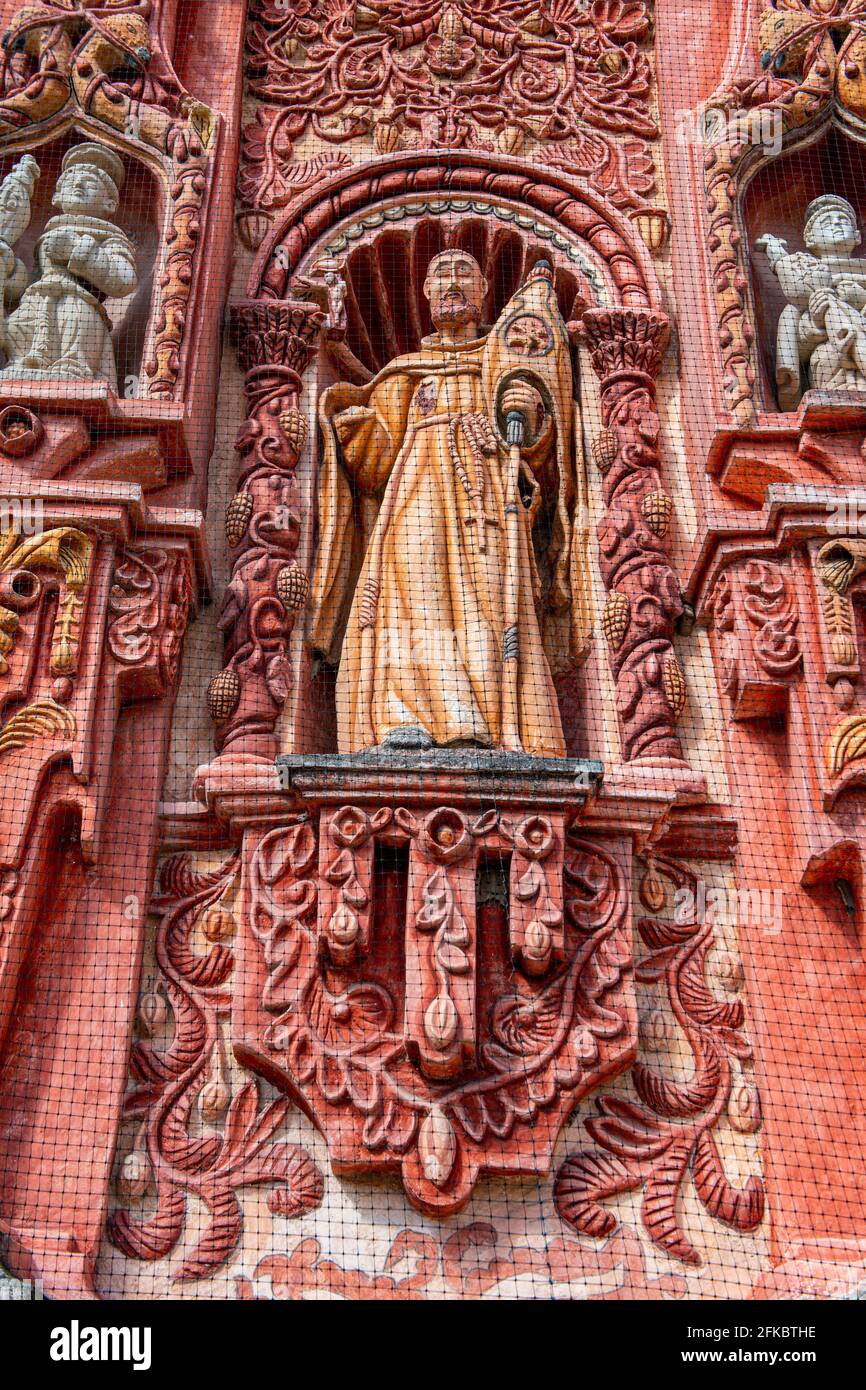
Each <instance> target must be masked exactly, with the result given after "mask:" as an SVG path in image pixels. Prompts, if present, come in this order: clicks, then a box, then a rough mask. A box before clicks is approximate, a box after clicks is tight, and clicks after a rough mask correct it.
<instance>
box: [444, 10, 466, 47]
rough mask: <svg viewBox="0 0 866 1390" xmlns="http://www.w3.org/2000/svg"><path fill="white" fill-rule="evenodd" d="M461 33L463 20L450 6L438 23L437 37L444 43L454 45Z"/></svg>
mask: <svg viewBox="0 0 866 1390" xmlns="http://www.w3.org/2000/svg"><path fill="white" fill-rule="evenodd" d="M462 33H463V20H462V19H461V18H460V15H459V13H458V11H457V10H455V9H453V8H452V7H451V6H450V5H449V7H448V9H447V10H446V11H445V13H444V14H443V16H442V18H441V20H440V21H439V37H440V38H442V39H444V40H445V42H446V43H455V42H456V41H457V39H459V38H460V36H461V34H462Z"/></svg>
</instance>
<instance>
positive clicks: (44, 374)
mask: <svg viewBox="0 0 866 1390" xmlns="http://www.w3.org/2000/svg"><path fill="white" fill-rule="evenodd" d="M123 178H124V170H123V164H122V162H121V160H120V159H119V158H118V156H117V155H116V154H114V153H113V152H112V151H111V150H109V149H106V148H105V147H104V146H102V145H96V144H83V145H75V146H73V148H72V149H71V150H69V152H68V153H67V155H66V157H65V158H64V160H63V166H62V172H61V175H60V178H59V179H58V181H57V188H56V191H55V194H54V199H53V204H54V206H55V207H59V208H60V209H61V214H60V216H58V217H52V218H51V219H50V220H49V221H48V223H47V225H46V227H45V230H44V232H43V233H42V236H41V237H40V239H39V241H38V243H37V246H36V259H37V264H38V267H39V277H38V279H36V280H35V281H34V282H33V284H32V285H30V286H29V288H27V289H25V290H24V292H23V294H22V295H21V303H20V305H19V307H18V308H17V309H16V310H15V312H14V313H13V314H11V315H10V317H9V319H8V321H7V323H6V329H5V334H4V342H3V346H4V348H5V350H6V353H7V356H8V359H9V360H8V362H7V365H6V366H5V368H4V369H3V371H2V372H0V377H2V378H5V379H7V380H9V379H13V378H14V379H16V380H20V379H22V378H24V379H28V380H33V379H37V380H48V379H56V378H58V377H60V378H65V379H66V380H69V381H91V380H97V381H107V382H109V384H110V385H111V386H113V387H115V388H116V386H117V367H116V364H115V360H114V348H113V346H112V342H111V326H112V325H111V319H110V318H109V316H108V314H107V313H106V310H105V307H104V300H106V299H108V298H111V299H122V298H125V297H126V296H127V295H130V294H132V293H133V292H134V291H135V289H136V286H137V284H138V278H137V275H136V259H135V248H134V246H133V244H132V242H131V240H130V239H129V237H128V236H127V235H126V233H125V232H123V231H121V230H120V228H119V227H117V226H116V225H115V224H114V223H113V222H112V221H110V220H109V219H110V218H112V217H113V216H114V214H115V213H116V211H117V205H118V201H119V193H120V189H121V187H122V185H123Z"/></svg>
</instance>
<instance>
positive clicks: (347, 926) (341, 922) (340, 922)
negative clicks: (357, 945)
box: [328, 903, 361, 946]
mask: <svg viewBox="0 0 866 1390" xmlns="http://www.w3.org/2000/svg"><path fill="white" fill-rule="evenodd" d="M360 930H361V924H360V922H359V921H358V918H357V916H356V915H355V913H354V912H353V911H352V909H351V908H350V907H347V906H346V904H345V903H341V904H340V906H339V907H338V908H337V910H336V912H335V913H334V915H333V917H332V918H331V920H330V922H329V923H328V931H329V932H330V934H331V936H332V937H333V938H334V940H335V941H336V943H337V945H338V946H351V945H352V943H353V942H354V941H357V939H358V935H359V933H360Z"/></svg>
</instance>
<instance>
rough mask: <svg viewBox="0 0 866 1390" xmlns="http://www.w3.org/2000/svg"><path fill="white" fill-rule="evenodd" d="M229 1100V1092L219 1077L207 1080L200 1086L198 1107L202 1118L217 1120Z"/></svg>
mask: <svg viewBox="0 0 866 1390" xmlns="http://www.w3.org/2000/svg"><path fill="white" fill-rule="evenodd" d="M230 1100H231V1092H230V1091H229V1088H228V1086H227V1085H226V1083H225V1082H224V1081H223V1080H222V1078H221V1077H217V1078H215V1079H214V1080H213V1081H208V1082H207V1083H206V1085H204V1086H203V1087H202V1092H201V1095H200V1096H199V1102H198V1108H199V1112H200V1114H201V1117H202V1119H203V1120H207V1121H208V1122H209V1123H211V1124H212V1123H213V1122H214V1120H218V1119H219V1117H220V1115H221V1114H222V1113H223V1111H224V1110H225V1109H226V1107H227V1105H228V1103H229V1101H230Z"/></svg>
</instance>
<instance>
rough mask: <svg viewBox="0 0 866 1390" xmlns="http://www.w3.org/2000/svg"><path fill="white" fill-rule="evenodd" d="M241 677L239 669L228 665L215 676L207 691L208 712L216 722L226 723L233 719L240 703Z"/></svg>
mask: <svg viewBox="0 0 866 1390" xmlns="http://www.w3.org/2000/svg"><path fill="white" fill-rule="evenodd" d="M240 698H241V678H240V676H239V675H238V673H237V671H234V670H232V669H231V667H227V668H226V670H225V671H220V673H219V675H218V676H214V678H213V680H212V681H211V683H210V685H209V686H208V691H207V707H208V713H209V714H210V717H211V719H212V720H213V722H214V723H215V724H224V723H225V722H226V720H227V719H231V717H232V715H233V714H234V712H235V710H236V709H237V707H238V704H239V703H240Z"/></svg>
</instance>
